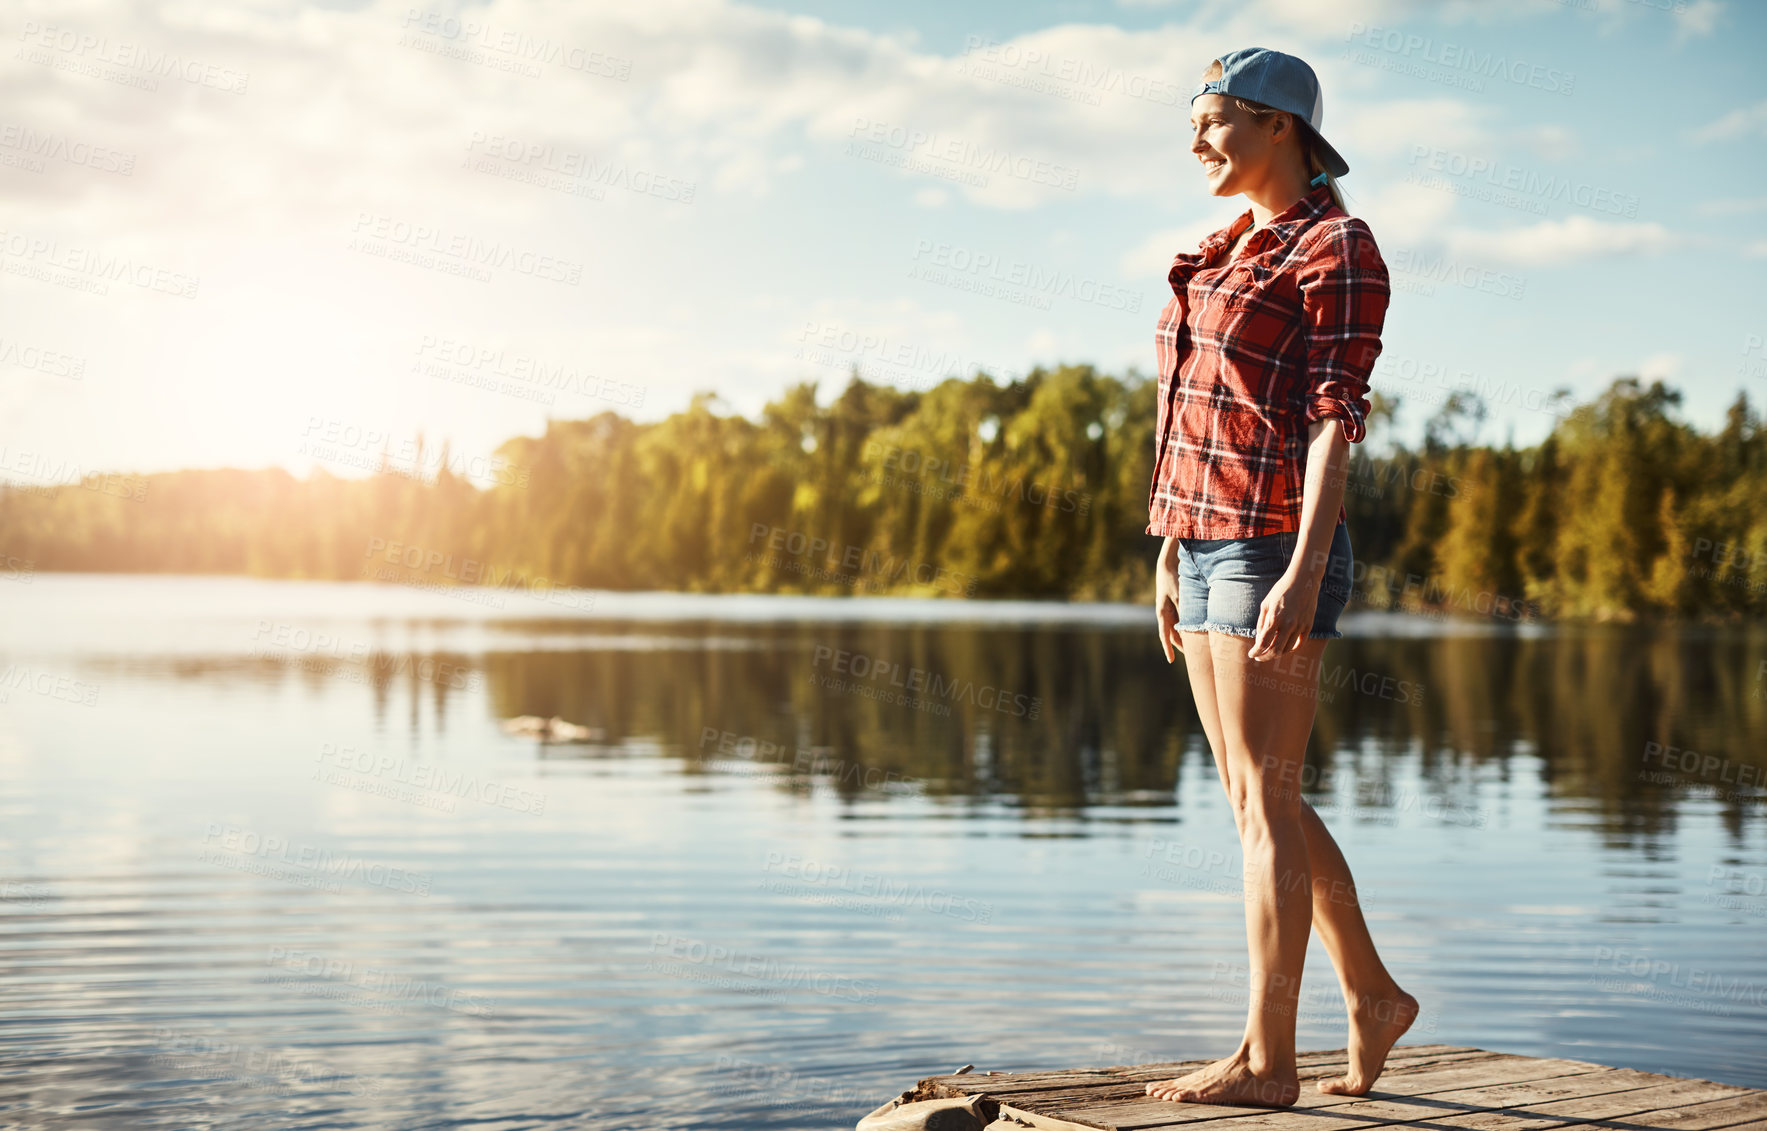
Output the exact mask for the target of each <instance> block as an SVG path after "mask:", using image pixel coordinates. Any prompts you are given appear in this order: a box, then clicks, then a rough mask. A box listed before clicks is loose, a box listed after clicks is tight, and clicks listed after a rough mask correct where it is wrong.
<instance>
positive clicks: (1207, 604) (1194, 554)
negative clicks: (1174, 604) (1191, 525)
mask: <svg viewBox="0 0 1767 1131" xmlns="http://www.w3.org/2000/svg"><path fill="white" fill-rule="evenodd" d="M1299 540H1300V534H1299V533H1297V532H1295V531H1292V530H1291V531H1283V532H1281V533H1277V534H1265V535H1262V536H1260V537H1257V538H1179V539H1177V543H1178V630H1179V631H1180V632H1226V633H1231V634H1232V635H1234V636H1256V635H1257V634H1258V610H1259V607H1260V606H1261V605H1262V604H1263V602H1264V598H1265V597H1266V596H1268V595H1269V593H1270V590H1271V589H1273V588H1275V586H1276V583H1277V581H1279V580H1280V579H1281V578H1282V575H1283V573H1284V572H1286V571H1287V570H1288V563H1289V559H1290V558H1292V557H1294V553H1295V544H1296V543H1297V542H1298V541H1299ZM1355 562H1356V559H1355V558H1354V557H1353V556H1352V555H1351V552H1350V530H1349V528H1348V527H1347V526H1345V525H1344V524H1343V523H1341V522H1340V523H1338V525H1337V529H1335V530H1333V531H1332V535H1331V552H1330V553H1329V554H1328V555H1327V556H1326V561H1325V576H1324V577H1322V578H1320V580H1319V603H1318V605H1317V606H1316V607H1315V610H1314V613H1313V629H1312V631H1311V632H1309V633H1307V636H1308V637H1309V638H1310V639H1313V640H1335V639H1337V638H1338V637H1340V636H1342V635H1343V633H1341V632H1339V631H1338V627H1337V625H1338V614H1339V613H1342V612H1343V611H1344V604H1345V603H1346V602H1347V601H1349V599H1350V583H1351V578H1352V577H1354V576H1355V574H1354V572H1353V567H1354V565H1355Z"/></svg>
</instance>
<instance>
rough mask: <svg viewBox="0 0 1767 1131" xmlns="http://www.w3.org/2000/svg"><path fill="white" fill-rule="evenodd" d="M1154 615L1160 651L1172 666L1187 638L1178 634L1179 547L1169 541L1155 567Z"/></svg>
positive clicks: (1169, 539)
mask: <svg viewBox="0 0 1767 1131" xmlns="http://www.w3.org/2000/svg"><path fill="white" fill-rule="evenodd" d="M1153 612H1154V621H1155V622H1156V623H1157V624H1158V625H1159V634H1160V647H1161V648H1163V649H1164V650H1165V653H1166V663H1168V664H1169V663H1172V662H1173V661H1175V660H1176V659H1177V658H1178V656H1179V655H1181V654H1182V653H1183V652H1184V638H1183V636H1182V635H1180V634H1179V632H1178V544H1177V542H1175V541H1174V540H1173V539H1172V538H1170V537H1168V538H1167V539H1166V541H1165V544H1164V545H1162V546H1161V547H1160V558H1159V561H1158V562H1157V563H1155V565H1154V567H1153Z"/></svg>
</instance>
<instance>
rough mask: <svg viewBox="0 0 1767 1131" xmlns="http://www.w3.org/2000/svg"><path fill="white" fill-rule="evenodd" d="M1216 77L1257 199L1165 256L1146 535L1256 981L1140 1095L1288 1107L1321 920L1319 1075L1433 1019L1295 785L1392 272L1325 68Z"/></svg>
mask: <svg viewBox="0 0 1767 1131" xmlns="http://www.w3.org/2000/svg"><path fill="white" fill-rule="evenodd" d="M1203 79H1204V81H1203V83H1202V84H1201V85H1200V86H1198V87H1197V90H1196V93H1195V94H1194V95H1193V96H1192V98H1191V111H1192V114H1191V128H1192V133H1193V137H1192V142H1191V146H1190V148H1191V152H1192V153H1193V154H1195V156H1196V158H1197V160H1198V161H1199V162H1200V164H1201V166H1202V174H1203V177H1204V178H1205V180H1206V181H1207V183H1208V187H1209V192H1210V193H1211V194H1212V195H1214V196H1234V195H1238V194H1243V195H1244V196H1245V198H1246V199H1247V200H1248V201H1249V202H1250V204H1251V207H1250V208H1249V209H1248V210H1247V211H1245V212H1243V213H1241V214H1240V216H1239V217H1238V218H1237V219H1235V220H1234V222H1233V223H1231V224H1229V225H1228V226H1227V227H1225V228H1222V229H1221V230H1219V231H1217V232H1215V233H1214V234H1213V235H1211V236H1209V237H1208V238H1207V239H1205V240H1203V241H1202V244H1201V246H1200V249H1199V250H1198V251H1196V252H1185V253H1181V254H1179V255H1178V257H1177V259H1176V260H1175V261H1174V262H1173V264H1172V270H1171V272H1170V275H1169V278H1170V281H1171V284H1172V292H1173V297H1172V299H1171V301H1170V302H1168V303H1167V305H1166V308H1165V310H1164V312H1162V313H1161V315H1160V321H1159V327H1158V330H1157V332H1156V335H1155V341H1156V345H1157V351H1158V354H1159V364H1160V380H1159V394H1160V408H1159V420H1158V429H1159V436H1158V442H1157V444H1156V448H1155V450H1156V453H1157V454H1156V459H1155V464H1154V475H1153V482H1152V484H1151V485H1150V489H1149V492H1148V516H1149V524H1148V527H1147V532H1148V533H1149V534H1155V535H1164V536H1165V542H1164V544H1163V546H1162V547H1161V550H1160V558H1159V566H1158V569H1157V571H1156V584H1155V594H1154V608H1155V614H1156V621H1157V624H1158V632H1159V638H1160V644H1161V646H1162V648H1164V650H1165V654H1166V660H1167V662H1168V663H1171V662H1173V661H1174V660H1175V659H1176V653H1180V652H1181V653H1182V654H1183V656H1184V664H1185V667H1186V668H1187V669H1188V672H1189V676H1190V687H1191V691H1192V693H1193V694H1194V695H1195V697H1196V706H1197V713H1198V715H1200V716H1201V719H1202V725H1203V730H1204V731H1205V732H1206V733H1207V735H1208V740H1209V748H1210V749H1211V750H1212V751H1213V752H1214V756H1215V768H1216V770H1217V771H1218V772H1219V773H1220V775H1221V784H1222V786H1223V787H1224V788H1225V789H1226V791H1227V797H1228V800H1229V801H1230V802H1231V803H1232V806H1233V819H1234V823H1235V824H1236V825H1237V826H1238V829H1239V839H1240V846H1241V848H1242V850H1243V853H1244V856H1245V901H1246V902H1245V917H1246V936H1247V938H1246V942H1247V948H1248V950H1249V952H1250V962H1249V976H1248V978H1247V985H1248V987H1249V991H1250V999H1251V1000H1250V1003H1249V1006H1248V1010H1247V1017H1246V1028H1245V1036H1244V1037H1243V1038H1242V1040H1241V1041H1240V1045H1239V1048H1238V1049H1237V1050H1235V1051H1234V1053H1233V1054H1232V1055H1231V1056H1228V1057H1226V1058H1225V1059H1222V1060H1219V1061H1216V1062H1215V1063H1213V1064H1211V1065H1209V1066H1207V1067H1205V1068H1202V1069H1199V1070H1198V1071H1196V1072H1192V1073H1190V1074H1189V1075H1187V1076H1181V1077H1179V1078H1177V1079H1175V1080H1169V1081H1161V1082H1159V1083H1155V1084H1150V1085H1148V1088H1147V1092H1148V1094H1149V1095H1150V1096H1154V1097H1157V1098H1160V1099H1167V1100H1176V1101H1181V1102H1198V1103H1216V1104H1247V1105H1253V1106H1264V1107H1285V1106H1288V1105H1289V1104H1292V1103H1294V1102H1295V1100H1296V1099H1297V1098H1298V1097H1299V1095H1300V1083H1299V1080H1298V1078H1297V1075H1296V1069H1295V1013H1296V1006H1297V1003H1298V1002H1299V998H1300V981H1301V967H1302V964H1303V962H1304V960H1305V958H1306V953H1307V937H1308V933H1309V931H1310V930H1311V929H1312V928H1313V927H1315V926H1317V927H1318V929H1319V934H1320V937H1321V939H1322V940H1323V941H1324V943H1325V948H1326V950H1327V952H1328V953H1329V954H1330V955H1331V961H1332V965H1333V966H1334V967H1335V968H1336V970H1337V976H1338V981H1339V984H1340V986H1341V987H1342V990H1343V995H1344V1003H1345V1006H1346V1008H1347V1009H1348V1011H1349V1022H1350V1033H1349V1065H1348V1067H1347V1070H1346V1071H1345V1073H1344V1074H1343V1075H1342V1076H1336V1077H1332V1078H1328V1079H1322V1080H1320V1081H1319V1085H1318V1086H1319V1090H1320V1091H1323V1092H1334V1093H1339V1094H1349V1095H1361V1094H1363V1093H1365V1092H1367V1091H1368V1089H1369V1088H1370V1087H1372V1086H1373V1084H1374V1081H1375V1078H1376V1077H1378V1076H1379V1075H1380V1071H1381V1068H1382V1066H1383V1065H1384V1064H1385V1063H1386V1056H1387V1051H1388V1050H1389V1049H1390V1048H1392V1046H1393V1043H1394V1042H1395V1041H1397V1040H1398V1039H1399V1037H1400V1035H1401V1034H1403V1033H1404V1032H1405V1030H1406V1029H1407V1028H1409V1027H1410V1025H1411V1022H1412V1021H1413V1019H1415V1017H1416V1016H1417V1000H1416V999H1415V998H1413V997H1412V996H1411V995H1410V994H1407V993H1406V992H1405V991H1404V990H1402V989H1400V988H1399V985H1398V983H1397V982H1395V981H1394V980H1393V976H1392V975H1391V974H1389V973H1388V972H1387V969H1386V967H1385V966H1384V965H1382V964H1381V960H1380V956H1379V955H1378V954H1376V953H1375V949H1374V942H1373V940H1372V939H1371V938H1370V937H1369V934H1368V925H1367V923H1365V922H1364V921H1363V918H1362V910H1361V908H1360V906H1359V905H1358V904H1357V901H1356V895H1355V886H1354V883H1353V881H1352V880H1351V877H1350V869H1349V867H1348V865H1346V864H1345V863H1344V858H1343V855H1342V854H1341V853H1340V852H1339V851H1338V847H1337V844H1336V843H1335V842H1334V841H1333V840H1332V837H1331V833H1329V832H1328V831H1326V828H1325V824H1324V823H1323V822H1322V821H1321V820H1320V819H1319V815H1318V814H1317V813H1316V812H1314V811H1313V808H1312V807H1311V806H1310V805H1308V804H1307V802H1306V801H1305V800H1304V799H1303V798H1302V797H1301V794H1300V784H1301V768H1302V764H1303V759H1304V756H1305V753H1306V749H1307V736H1308V734H1309V733H1310V732H1311V731H1312V729H1313V713H1314V706H1315V696H1316V695H1317V692H1318V684H1319V670H1320V658H1321V656H1322V655H1323V654H1324V651H1325V646H1326V642H1327V641H1328V640H1330V639H1332V638H1334V637H1337V636H1341V635H1342V633H1340V632H1338V630H1337V619H1338V614H1339V613H1340V612H1341V611H1342V610H1343V607H1344V603H1345V601H1347V600H1348V599H1349V595H1350V584H1351V576H1352V573H1351V565H1352V556H1351V549H1350V536H1349V531H1348V530H1347V528H1346V527H1345V525H1344V519H1345V515H1344V510H1343V494H1344V470H1345V466H1346V464H1347V462H1348V457H1349V446H1350V444H1352V443H1355V442H1357V441H1360V440H1361V439H1362V436H1363V421H1364V417H1365V415H1366V413H1367V411H1368V407H1369V406H1368V400H1367V396H1366V394H1367V392H1368V375H1369V372H1370V370H1372V369H1373V367H1374V360H1375V358H1376V357H1377V356H1378V355H1379V353H1380V348H1381V347H1380V333H1381V328H1382V325H1383V323H1384V321H1385V317H1386V308H1387V299H1388V297H1389V295H1390V293H1391V292H1390V286H1389V281H1388V276H1387V268H1386V264H1385V262H1384V261H1383V260H1382V259H1381V256H1380V251H1379V249H1378V248H1377V247H1376V246H1375V242H1374V236H1373V234H1372V233H1370V231H1369V230H1368V225H1367V224H1366V223H1364V222H1363V221H1362V220H1360V219H1357V218H1355V217H1352V216H1349V215H1347V214H1346V213H1345V212H1344V209H1343V202H1342V199H1341V198H1340V197H1339V196H1338V192H1337V188H1336V186H1335V185H1334V184H1333V178H1335V177H1341V176H1343V175H1344V174H1345V173H1347V172H1349V166H1348V165H1347V164H1346V163H1345V162H1344V159H1343V158H1342V157H1340V156H1338V153H1337V151H1336V150H1335V149H1333V148H1332V147H1331V145H1330V143H1328V142H1327V141H1326V140H1325V138H1324V137H1323V136H1321V134H1320V132H1319V129H1320V123H1321V120H1322V117H1323V105H1322V101H1321V98H1320V93H1319V82H1318V79H1317V78H1316V77H1315V75H1314V73H1313V70H1312V68H1311V67H1309V66H1308V65H1307V64H1306V63H1304V62H1303V61H1301V60H1300V59H1297V58H1295V57H1294V56H1292V55H1285V54H1282V53H1281V52H1277V51H1268V50H1265V49H1263V48H1256V47H1254V48H1246V49H1244V50H1240V51H1234V52H1231V53H1229V54H1227V55H1224V56H1222V57H1221V58H1220V59H1217V60H1216V61H1215V62H1214V63H1213V64H1211V65H1210V67H1209V69H1208V70H1207V71H1205V72H1204V74H1203Z"/></svg>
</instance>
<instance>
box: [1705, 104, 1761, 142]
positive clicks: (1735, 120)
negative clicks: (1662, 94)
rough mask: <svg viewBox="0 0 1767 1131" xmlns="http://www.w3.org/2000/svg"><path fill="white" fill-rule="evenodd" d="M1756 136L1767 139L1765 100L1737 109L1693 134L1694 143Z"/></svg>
mask: <svg viewBox="0 0 1767 1131" xmlns="http://www.w3.org/2000/svg"><path fill="white" fill-rule="evenodd" d="M1757 136H1760V137H1767V100H1763V101H1761V102H1757V103H1755V104H1754V105H1753V106H1741V107H1738V108H1737V109H1735V110H1732V111H1731V112H1730V113H1728V114H1726V115H1724V116H1723V117H1721V118H1719V119H1718V120H1717V121H1715V122H1712V123H1710V124H1709V125H1704V126H1701V127H1700V128H1699V129H1697V130H1695V131H1694V132H1693V140H1695V141H1729V140H1731V139H1733V138H1750V137H1757Z"/></svg>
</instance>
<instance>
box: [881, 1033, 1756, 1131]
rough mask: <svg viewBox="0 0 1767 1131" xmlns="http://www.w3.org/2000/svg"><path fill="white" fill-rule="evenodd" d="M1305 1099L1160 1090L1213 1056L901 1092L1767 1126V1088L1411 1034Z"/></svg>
mask: <svg viewBox="0 0 1767 1131" xmlns="http://www.w3.org/2000/svg"><path fill="white" fill-rule="evenodd" d="M1299 1059H1300V1069H1301V1098H1300V1100H1299V1102H1297V1103H1296V1104H1295V1106H1294V1107H1292V1108H1285V1109H1281V1110H1261V1109H1256V1108H1245V1107H1215V1106H1210V1105H1205V1104H1180V1103H1170V1102H1167V1101H1164V1100H1155V1099H1152V1098H1150V1097H1149V1096H1148V1095H1147V1094H1146V1093H1145V1091H1144V1090H1143V1089H1144V1088H1145V1087H1146V1085H1147V1084H1148V1082H1150V1081H1153V1080H1169V1079H1171V1078H1172V1077H1174V1076H1181V1075H1183V1074H1184V1073H1186V1072H1189V1071H1191V1070H1193V1069H1196V1068H1199V1067H1201V1066H1202V1065H1203V1064H1206V1063H1208V1062H1207V1061H1202V1060H1187V1061H1173V1062H1170V1063H1165V1064H1137V1065H1117V1066H1114V1067H1110V1068H1081V1069H1066V1070H1061V1071H1053V1072H990V1073H981V1072H966V1073H964V1074H962V1075H952V1076H929V1077H927V1078H926V1079H924V1080H922V1081H920V1083H919V1084H918V1085H916V1086H915V1087H914V1088H913V1089H911V1090H910V1091H908V1092H904V1093H903V1094H902V1096H901V1097H899V1101H898V1102H912V1101H916V1100H930V1099H947V1098H958V1097H967V1096H977V1097H979V1100H980V1102H979V1107H980V1108H981V1110H982V1111H983V1112H984V1114H985V1118H986V1119H992V1120H993V1121H994V1122H992V1123H989V1124H988V1126H989V1127H990V1128H994V1129H998V1131H1006V1129H1008V1128H1012V1127H1032V1128H1040V1129H1043V1131H1095V1129H1102V1131H1157V1129H1162V1128H1172V1127H1193V1125H1195V1126H1194V1127H1193V1131H1367V1129H1369V1128H1375V1127H1407V1128H1411V1129H1412V1131H1437V1129H1446V1128H1455V1129H1462V1128H1469V1129H1471V1128H1476V1129H1478V1131H1499V1129H1501V1131H1534V1129H1541V1128H1554V1127H1574V1128H1613V1129H1616V1131H1650V1129H1653V1128H1664V1129H1669V1128H1674V1129H1675V1131H1716V1129H1717V1128H1744V1127H1750V1128H1763V1129H1767V1091H1762V1090H1760V1089H1756V1088H1739V1087H1736V1086H1735V1085H1731V1084H1718V1083H1714V1082H1713V1081H1710V1080H1692V1079H1687V1078H1685V1077H1680V1076H1660V1075H1657V1074H1655V1073H1651V1072H1637V1071H1634V1070H1632V1069H1630V1068H1610V1067H1608V1066H1607V1065H1604V1064H1591V1063H1590V1062H1588V1061H1585V1060H1559V1059H1550V1060H1542V1059H1539V1058H1537V1057H1531V1056H1511V1055H1508V1054H1505V1053H1496V1052H1487V1051H1486V1050H1484V1049H1474V1048H1459V1047H1456V1046H1453V1045H1400V1046H1398V1047H1397V1048H1395V1049H1393V1051H1392V1054H1391V1055H1390V1056H1389V1057H1388V1058H1387V1067H1386V1071H1385V1072H1383V1073H1382V1074H1381V1077H1380V1080H1379V1081H1377V1082H1376V1084H1375V1086H1374V1090H1373V1091H1371V1092H1370V1093H1369V1094H1368V1095H1366V1096H1334V1095H1327V1094H1324V1093H1321V1092H1320V1091H1319V1090H1318V1089H1316V1088H1314V1087H1313V1086H1312V1084H1311V1081H1312V1080H1314V1079H1317V1078H1319V1077H1321V1076H1336V1075H1340V1074H1342V1072H1343V1070H1344V1066H1345V1051H1344V1050H1343V1049H1337V1050H1335V1051H1332V1052H1308V1053H1302V1054H1301V1055H1300V1058H1299Z"/></svg>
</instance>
